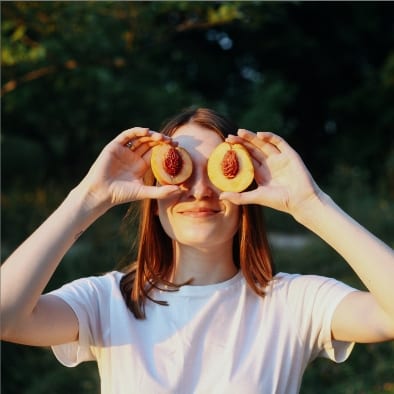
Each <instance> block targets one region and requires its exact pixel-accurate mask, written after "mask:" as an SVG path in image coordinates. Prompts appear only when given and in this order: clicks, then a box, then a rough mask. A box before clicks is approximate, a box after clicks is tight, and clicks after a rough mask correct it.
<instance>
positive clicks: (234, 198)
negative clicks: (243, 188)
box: [219, 189, 259, 205]
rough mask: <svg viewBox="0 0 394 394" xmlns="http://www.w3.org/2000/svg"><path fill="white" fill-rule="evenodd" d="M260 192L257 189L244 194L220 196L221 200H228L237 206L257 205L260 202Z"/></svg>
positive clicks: (224, 193) (226, 193)
mask: <svg viewBox="0 0 394 394" xmlns="http://www.w3.org/2000/svg"><path fill="white" fill-rule="evenodd" d="M258 196H259V192H258V190H257V189H255V190H251V191H248V192H243V193H234V192H222V193H220V195H219V200H228V201H230V202H232V203H233V204H236V205H247V204H256V203H257V201H258Z"/></svg>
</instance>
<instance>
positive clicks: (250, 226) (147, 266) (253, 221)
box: [120, 108, 274, 319]
mask: <svg viewBox="0 0 394 394" xmlns="http://www.w3.org/2000/svg"><path fill="white" fill-rule="evenodd" d="M187 123H194V124H198V125H200V126H203V127H205V128H207V129H210V130H212V131H214V132H216V133H217V134H218V135H220V136H221V137H222V138H223V139H224V138H225V137H226V136H227V135H228V134H235V133H236V132H237V129H238V128H237V126H236V125H235V124H234V123H233V122H232V121H230V120H229V119H227V118H226V117H224V116H222V115H220V114H218V113H216V112H215V111H213V110H210V109H207V108H197V109H188V110H186V111H183V112H182V113H180V114H179V115H177V116H175V117H174V118H172V119H171V120H169V121H168V122H167V123H166V124H165V125H164V127H163V128H162V130H161V132H162V133H163V134H165V135H169V136H171V135H173V134H174V133H175V131H176V130H177V129H178V128H179V127H181V126H183V125H185V124H187ZM144 181H145V183H146V184H149V185H153V184H154V182H155V180H154V177H153V175H152V172H151V171H148V173H147V174H146V176H145V179H144ZM255 186H256V185H255V184H254V185H252V187H255ZM140 204H141V205H140V207H139V238H138V252H137V260H136V261H135V262H133V263H131V264H130V265H129V266H127V267H126V270H125V274H124V275H123V277H122V279H121V281H120V290H121V293H122V295H123V298H124V300H125V302H126V305H127V307H128V308H129V309H130V310H131V312H133V314H134V316H135V317H136V318H137V319H144V318H145V317H146V316H145V303H146V300H147V299H149V300H151V301H153V302H156V303H158V304H163V305H166V303H165V302H163V301H159V300H155V299H153V298H152V296H151V291H152V290H153V289H155V288H160V287H164V286H165V285H168V286H170V288H171V289H172V290H176V289H178V288H179V287H180V286H182V285H183V284H174V283H171V282H168V281H167V280H166V279H164V278H168V277H169V274H170V273H171V270H172V267H173V262H174V256H173V243H172V240H171V239H170V237H168V235H167V234H166V233H165V232H164V230H163V228H162V226H161V224H160V220H159V218H158V215H157V214H156V212H157V201H156V200H151V199H146V200H143V201H141V202H140ZM240 211H241V213H240V225H239V228H238V231H237V233H236V235H235V236H234V240H233V258H234V262H235V264H236V265H237V267H238V268H240V269H241V270H242V272H243V275H244V277H245V279H246V281H247V283H248V284H249V286H250V287H251V289H252V290H253V291H254V292H255V293H256V294H258V295H259V296H264V288H265V286H266V285H267V284H268V282H269V281H270V280H271V279H272V277H273V275H274V267H273V263H272V258H271V252H270V247H269V244H268V240H267V234H266V231H265V226H264V220H263V212H262V209H261V207H259V206H257V205H243V206H241V210H240Z"/></svg>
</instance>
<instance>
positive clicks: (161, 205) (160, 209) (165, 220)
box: [156, 199, 174, 238]
mask: <svg viewBox="0 0 394 394" xmlns="http://www.w3.org/2000/svg"><path fill="white" fill-rule="evenodd" d="M173 203H174V202H173V201H172V199H171V200H160V201H158V202H157V208H156V215H158V216H159V220H160V223H161V226H162V227H163V229H164V231H165V233H166V234H167V235H168V236H169V237H170V238H173V231H172V226H171V223H170V217H169V216H170V215H169V210H170V207H171V206H172V205H173Z"/></svg>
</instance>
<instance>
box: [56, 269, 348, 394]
mask: <svg viewBox="0 0 394 394" xmlns="http://www.w3.org/2000/svg"><path fill="white" fill-rule="evenodd" d="M121 276H122V274H121V273H119V272H112V273H108V274H106V275H104V276H102V277H91V278H85V279H79V280H77V281H75V282H72V283H71V284H68V285H65V286H63V287H62V288H61V289H58V290H56V291H54V292H53V294H55V295H57V296H59V297H61V298H62V299H63V300H64V301H65V302H67V303H68V304H69V305H70V306H71V308H72V309H73V310H74V312H75V313H76V315H77V317H78V320H79V341H78V342H74V343H69V344H65V345H60V346H54V347H53V351H54V353H55V355H56V357H57V358H58V360H59V361H60V362H61V363H62V364H64V365H66V366H70V367H71V366H75V365H77V364H79V363H80V362H82V361H87V360H96V361H97V363H98V368H99V373H100V378H101V392H102V393H103V394H110V393H111V394H115V393H116V394H123V393H124V394H132V393H136V394H141V393H143V394H162V393H171V394H189V393H199V394H233V393H234V394H235V393H237V394H238V393H243V394H257V393H264V394H268V393H275V394H282V393H283V394H291V393H298V391H299V388H300V385H301V379H302V375H303V373H304V370H305V368H306V367H307V365H308V363H309V362H311V361H312V360H313V359H315V358H316V357H318V356H322V357H327V358H330V359H332V360H334V361H336V362H341V361H344V360H345V359H346V358H347V357H348V356H349V354H350V352H351V349H352V347H353V344H352V343H344V342H338V341H332V340H331V319H332V315H333V312H334V310H335V308H336V306H337V305H338V303H339V302H340V301H341V300H342V299H343V297H344V296H346V295H347V294H349V293H350V292H351V291H353V290H354V289H352V288H350V287H348V286H346V285H344V284H343V283H340V282H337V281H335V280H333V279H329V278H324V277H319V276H312V275H305V276H303V275H289V274H278V275H276V277H275V279H274V280H273V281H272V282H271V284H270V285H269V286H268V287H267V289H266V292H267V294H266V296H265V297H264V298H262V297H259V296H257V295H255V293H253V292H252V291H251V290H250V288H249V286H248V285H247V283H246V280H245V279H244V277H243V275H242V273H241V272H239V273H238V274H237V275H236V276H234V277H233V278H231V279H230V280H227V281H225V282H222V283H218V284H214V285H207V286H189V285H188V286H183V287H181V289H180V290H179V291H177V292H165V291H155V294H154V295H153V296H154V298H155V299H160V300H166V301H168V303H169V306H161V305H157V304H156V303H153V302H151V301H148V302H147V304H146V315H147V319H146V320H137V319H135V317H134V316H133V314H132V313H131V312H130V311H129V310H128V309H127V307H126V305H125V302H124V300H123V298H122V296H121V293H120V290H119V281H120V278H121Z"/></svg>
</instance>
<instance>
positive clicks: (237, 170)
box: [208, 142, 254, 193]
mask: <svg viewBox="0 0 394 394" xmlns="http://www.w3.org/2000/svg"><path fill="white" fill-rule="evenodd" d="M208 177H209V179H210V180H211V182H212V183H213V184H214V185H215V186H216V187H217V188H218V189H220V190H221V191H224V192H238V193H239V192H242V191H243V190H245V189H246V188H247V187H248V186H249V185H250V184H251V183H252V181H253V178H254V168H253V163H252V159H251V157H250V155H249V152H248V151H247V150H246V148H244V147H243V146H242V145H241V144H230V143H228V142H222V143H221V144H219V145H218V146H217V147H216V148H215V149H214V150H213V152H212V153H211V155H210V157H209V159H208Z"/></svg>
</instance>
